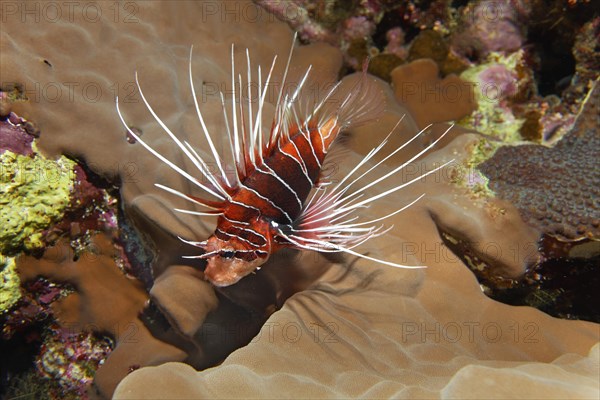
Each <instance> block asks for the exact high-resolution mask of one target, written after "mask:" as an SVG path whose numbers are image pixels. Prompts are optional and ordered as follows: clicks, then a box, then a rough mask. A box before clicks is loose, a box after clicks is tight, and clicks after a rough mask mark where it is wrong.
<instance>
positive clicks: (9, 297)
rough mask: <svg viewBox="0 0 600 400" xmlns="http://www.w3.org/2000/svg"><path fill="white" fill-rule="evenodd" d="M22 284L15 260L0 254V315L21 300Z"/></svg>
mask: <svg viewBox="0 0 600 400" xmlns="http://www.w3.org/2000/svg"><path fill="white" fill-rule="evenodd" d="M20 284H21V281H20V280H19V275H17V268H16V265H15V260H14V258H11V257H5V256H3V255H2V254H0V314H2V313H4V312H5V311H6V310H8V309H9V308H11V307H12V306H13V305H14V304H15V303H16V302H17V301H18V300H19V298H21V289H20Z"/></svg>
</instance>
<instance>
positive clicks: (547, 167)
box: [479, 82, 600, 240]
mask: <svg viewBox="0 0 600 400" xmlns="http://www.w3.org/2000/svg"><path fill="white" fill-rule="evenodd" d="M598 99H600V84H599V83H598V82H597V83H596V84H595V86H594V88H593V89H592V90H591V91H590V93H589V95H588V97H587V100H586V101H585V104H584V105H583V108H582V110H581V112H580V114H579V116H578V117H577V120H576V121H575V125H574V126H573V128H572V130H571V132H569V133H567V134H566V135H565V137H564V138H563V139H562V140H561V141H560V142H558V143H557V144H556V145H555V146H554V147H552V148H547V147H544V146H538V145H521V146H510V147H508V146H507V147H502V148H500V149H499V150H498V151H497V152H496V153H495V154H494V156H493V157H492V158H490V159H489V160H487V161H486V162H484V163H482V164H481V165H480V166H479V169H480V170H481V171H482V172H483V173H484V174H485V175H486V176H487V177H488V178H489V179H490V183H489V186H490V188H491V189H492V190H494V192H496V194H497V195H498V196H499V197H501V198H503V199H506V200H508V201H510V202H511V203H513V204H514V205H515V206H517V208H518V209H519V211H520V212H521V214H522V215H523V218H524V219H525V220H526V221H527V223H529V224H530V225H532V226H534V227H536V228H537V229H539V230H541V231H542V232H545V233H548V234H551V235H555V236H557V237H558V238H560V239H563V240H577V239H580V238H584V237H588V238H595V239H598V238H600V161H599V158H598V154H600V128H599V126H600V105H599V104H598V103H599V100H598Z"/></svg>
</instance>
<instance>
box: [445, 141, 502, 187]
mask: <svg viewBox="0 0 600 400" xmlns="http://www.w3.org/2000/svg"><path fill="white" fill-rule="evenodd" d="M500 146H501V144H500V143H499V142H495V141H490V140H487V139H480V140H478V141H477V142H476V143H475V144H473V146H472V147H471V148H469V149H468V150H469V157H468V158H467V159H466V160H465V162H464V163H462V164H460V165H458V166H456V167H455V173H454V176H453V179H452V182H453V183H455V184H457V185H459V186H463V187H467V188H469V189H470V191H471V193H472V194H473V196H474V197H476V198H480V197H493V196H494V192H493V191H492V190H490V188H489V187H488V181H489V179H488V178H487V177H486V176H485V175H483V174H482V173H481V172H479V170H478V169H477V166H478V165H479V164H481V163H482V162H484V161H485V160H487V159H489V158H490V157H492V156H493V155H494V153H495V152H496V150H497V149H498V148H499V147H500Z"/></svg>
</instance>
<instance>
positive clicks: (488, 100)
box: [458, 51, 525, 143]
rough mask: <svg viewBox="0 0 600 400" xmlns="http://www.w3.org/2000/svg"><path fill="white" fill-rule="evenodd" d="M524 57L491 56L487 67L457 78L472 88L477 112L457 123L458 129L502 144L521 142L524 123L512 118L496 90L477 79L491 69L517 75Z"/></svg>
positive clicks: (522, 120) (474, 68) (499, 54)
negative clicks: (467, 129)
mask: <svg viewBox="0 0 600 400" xmlns="http://www.w3.org/2000/svg"><path fill="white" fill-rule="evenodd" d="M523 56H524V53H523V52H522V51H518V52H515V53H512V54H510V55H508V56H505V55H503V54H501V53H491V54H490V55H489V56H488V58H487V60H486V61H487V63H486V64H482V65H478V66H475V67H472V68H469V69H467V70H466V71H464V72H463V73H462V74H461V75H460V77H461V78H462V79H464V80H465V81H468V82H471V83H473V84H474V85H475V90H474V92H475V101H476V102H477V110H475V111H474V112H473V113H472V114H471V115H469V116H468V117H465V118H463V119H462V120H460V121H458V124H459V125H462V126H464V127H466V128H469V129H473V130H476V131H478V132H482V133H485V134H487V135H490V136H493V137H495V138H497V139H500V140H501V141H503V142H504V143H514V142H518V141H521V140H522V138H521V134H520V133H519V132H520V130H521V127H522V126H523V124H524V123H525V119H523V118H517V117H515V116H514V115H513V113H512V111H511V110H510V108H509V107H507V106H506V105H504V104H502V99H501V97H500V96H498V93H496V92H494V90H497V88H495V87H493V86H489V85H486V84H485V83H484V82H482V81H481V79H480V76H479V75H480V74H481V73H482V72H484V71H486V70H487V69H488V68H490V67H493V66H494V65H502V66H504V67H506V68H507V69H508V70H510V71H516V70H517V69H518V67H519V65H520V63H521V62H522V58H523ZM490 91H491V92H490Z"/></svg>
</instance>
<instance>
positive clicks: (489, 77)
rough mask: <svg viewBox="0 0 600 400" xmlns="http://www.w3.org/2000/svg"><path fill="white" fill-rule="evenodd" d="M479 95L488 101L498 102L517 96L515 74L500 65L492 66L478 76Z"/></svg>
mask: <svg viewBox="0 0 600 400" xmlns="http://www.w3.org/2000/svg"><path fill="white" fill-rule="evenodd" d="M479 79H480V82H481V93H482V94H483V95H484V96H486V97H487V98H488V99H489V100H492V101H500V100H504V99H506V98H509V97H512V96H514V95H515V94H517V91H518V87H517V79H518V77H517V74H516V73H515V72H513V71H511V70H510V69H508V68H506V66H504V65H502V64H494V65H492V66H490V67H489V68H486V69H485V70H484V71H482V72H481V73H480V74H479Z"/></svg>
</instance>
